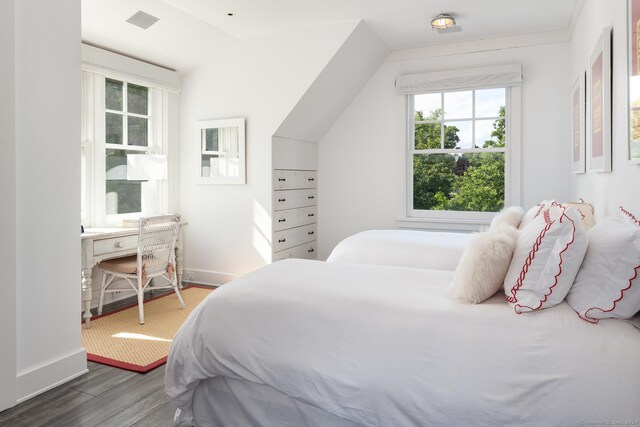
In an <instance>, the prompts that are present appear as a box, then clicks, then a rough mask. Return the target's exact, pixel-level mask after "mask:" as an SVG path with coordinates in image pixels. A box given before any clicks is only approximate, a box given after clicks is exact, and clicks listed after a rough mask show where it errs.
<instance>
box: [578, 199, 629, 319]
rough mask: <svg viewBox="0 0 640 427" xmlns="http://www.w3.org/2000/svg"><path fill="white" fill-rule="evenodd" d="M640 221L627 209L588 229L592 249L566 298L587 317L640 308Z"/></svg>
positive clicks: (623, 313) (622, 313)
mask: <svg viewBox="0 0 640 427" xmlns="http://www.w3.org/2000/svg"><path fill="white" fill-rule="evenodd" d="M639 275H640V224H639V223H638V222H637V220H636V219H635V217H633V216H632V215H631V214H629V213H628V212H627V211H625V210H624V209H622V208H621V209H620V210H618V211H617V212H616V213H615V214H614V215H612V216H609V217H606V218H604V219H603V220H601V221H600V222H598V223H597V224H596V225H595V226H594V227H593V228H592V229H591V230H589V249H588V250H587V254H586V256H585V258H584V262H583V263H582V267H580V271H579V272H578V276H577V277H576V281H575V283H574V284H573V287H572V288H571V291H570V292H569V294H568V295H567V302H568V303H569V305H570V306H571V307H572V308H573V309H574V310H575V311H576V312H577V313H578V315H579V316H580V317H581V318H583V319H584V320H586V321H588V322H591V323H597V322H598V320H599V319H604V318H608V317H617V318H631V317H633V315H634V314H636V313H637V312H638V310H640V279H639V278H638V276H639Z"/></svg>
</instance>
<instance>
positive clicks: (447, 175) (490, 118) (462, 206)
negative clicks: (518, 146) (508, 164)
mask: <svg viewBox="0 0 640 427" xmlns="http://www.w3.org/2000/svg"><path fill="white" fill-rule="evenodd" d="M507 91H508V88H504V87H502V88H491V89H478V90H465V91H457V92H436V93H426V94H417V95H412V96H410V101H411V104H412V108H411V111H412V114H411V116H412V119H413V120H412V121H413V132H412V133H411V135H412V136H413V141H412V144H411V149H410V154H411V157H412V159H411V163H412V168H413V179H412V187H413V191H412V193H413V198H412V199H413V201H412V210H413V211H420V210H452V211H472V212H496V211H499V210H500V209H502V207H503V206H504V187H505V173H504V171H505V152H506V143H507V141H506V134H505V123H506V120H507V119H508V117H507V114H506V105H505V100H506V93H507Z"/></svg>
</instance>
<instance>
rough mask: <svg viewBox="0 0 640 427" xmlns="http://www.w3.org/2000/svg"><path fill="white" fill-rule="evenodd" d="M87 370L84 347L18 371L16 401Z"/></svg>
mask: <svg viewBox="0 0 640 427" xmlns="http://www.w3.org/2000/svg"><path fill="white" fill-rule="evenodd" d="M87 372H89V370H88V369H87V350H85V349H84V348H80V349H79V350H77V351H75V352H73V353H69V354H66V355H64V356H62V357H60V358H58V359H55V360H50V361H47V362H45V363H41V364H39V365H36V366H34V367H31V368H29V369H25V370H23V371H20V372H18V376H17V394H18V400H17V403H21V402H24V401H25V400H28V399H31V398H32V397H35V396H37V395H39V394H42V393H44V392H45V391H49V390H51V389H52V388H55V387H58V386H59V385H61V384H64V383H66V382H67V381H71V380H72V379H74V378H77V377H79V376H80V375H84V374H86V373H87Z"/></svg>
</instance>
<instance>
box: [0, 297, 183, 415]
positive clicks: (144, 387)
mask: <svg viewBox="0 0 640 427" xmlns="http://www.w3.org/2000/svg"><path fill="white" fill-rule="evenodd" d="M168 292H173V291H168ZM163 293H164V292H163ZM160 294H161V293H160V292H158V291H156V292H154V294H153V296H158V295H160ZM145 297H146V298H149V297H150V296H147V295H145ZM146 298H145V299H146ZM135 302H136V299H135V297H133V298H127V299H125V300H122V301H118V302H115V303H113V304H110V305H109V306H105V310H104V311H105V312H109V311H113V310H117V309H118V308H121V307H125V306H128V305H131V304H132V303H135ZM88 368H89V373H87V374H85V375H82V376H81V377H79V378H76V379H74V380H72V381H70V382H68V383H65V384H63V385H61V386H59V387H56V388H54V389H52V390H49V391H47V392H45V393H43V394H41V395H38V396H36V397H34V398H32V399H29V400H27V401H26V402H23V403H21V404H19V405H17V406H14V407H13V408H9V409H7V410H5V411H3V412H0V427H9V426H11V427H22V426H24V427H27V426H28V427H58V426H60V427H63V426H64V427H80V426H82V427H84V426H87V427H92V426H113V427H128V426H135V427H145V426H147V427H165V426H166V427H171V426H174V423H173V415H174V412H175V409H174V408H173V406H172V405H171V404H170V403H169V400H168V399H167V396H166V395H165V393H164V371H165V366H164V365H163V366H160V367H158V368H156V369H154V370H152V371H150V372H147V373H146V374H139V373H136V372H131V371H125V370H122V369H118V368H113V367H111V366H106V365H101V364H98V363H94V362H88ZM178 427H186V424H184V423H181V424H178Z"/></svg>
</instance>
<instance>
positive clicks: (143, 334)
mask: <svg viewBox="0 0 640 427" xmlns="http://www.w3.org/2000/svg"><path fill="white" fill-rule="evenodd" d="M213 290H214V288H205V287H198V286H189V287H187V288H184V289H183V290H182V297H183V298H184V302H185V304H186V305H187V307H186V308H184V309H181V308H180V303H179V302H178V298H177V297H176V295H175V293H173V292H171V293H170V294H167V295H163V296H160V297H157V298H152V299H150V300H148V301H146V302H145V303H144V322H145V323H144V325H141V324H140V323H139V320H138V305H137V304H136V305H133V306H131V307H127V308H123V309H120V310H118V311H115V312H112V313H107V314H103V315H102V316H95V317H93V318H91V328H90V329H85V328H82V344H83V346H84V348H86V349H87V359H88V360H90V361H93V362H97V363H102V364H105V365H110V366H115V367H116V368H121V369H127V370H130V371H135V372H148V371H150V370H152V369H154V368H157V367H158V366H161V365H163V364H164V363H165V362H166V361H167V356H168V354H169V348H170V347H171V341H172V340H173V337H174V336H175V334H176V332H178V329H179V328H180V326H182V324H183V323H184V321H185V320H186V318H187V316H188V315H189V313H191V311H192V310H193V309H194V308H195V307H196V306H197V305H198V304H199V303H200V302H201V301H202V300H204V299H205V298H206V297H207V295H209V294H210V293H211V292H212V291H213Z"/></svg>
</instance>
